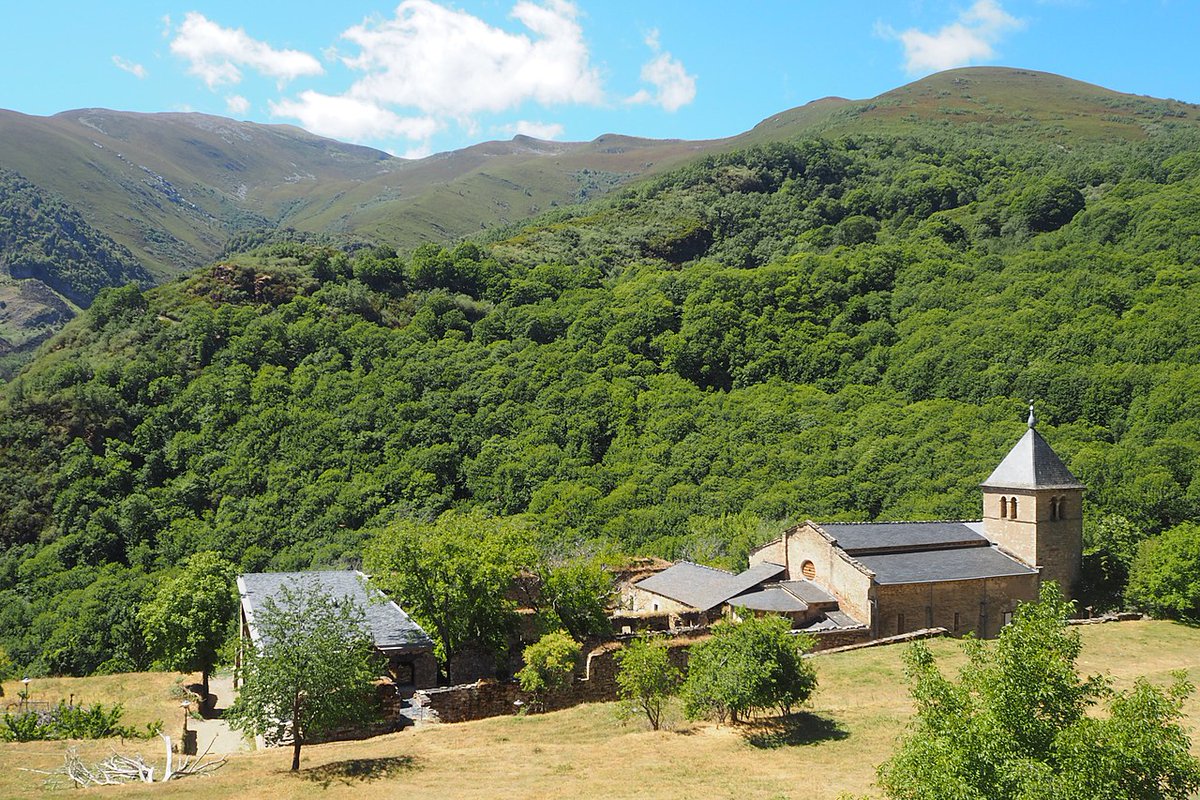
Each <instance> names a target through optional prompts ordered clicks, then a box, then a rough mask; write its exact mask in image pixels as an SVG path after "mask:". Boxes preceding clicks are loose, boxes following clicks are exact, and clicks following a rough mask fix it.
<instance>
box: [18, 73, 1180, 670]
mask: <svg viewBox="0 0 1200 800" xmlns="http://www.w3.org/2000/svg"><path fill="white" fill-rule="evenodd" d="M1026 78H1028V80H1029V81H1031V82H1032V83H1031V84H1030V85H1028V86H1027V85H1026V82H1025V81H1026ZM959 80H965V81H970V82H971V83H970V84H969V85H966V86H963V85H961V84H958V83H955V81H959ZM943 86H951V87H954V86H959V87H960V89H961V91H962V92H966V93H968V94H970V95H972V97H971V98H969V99H964V98H961V97H960V98H958V100H959V101H961V102H962V103H965V104H968V105H973V104H975V103H974V101H975V98H977V97H979V96H983V95H985V92H984V91H983V89H984V88H987V92H986V97H987V103H988V104H989V105H991V106H996V108H997V109H999V110H989V114H990V115H991V116H990V117H989V118H988V119H975V118H968V117H970V115H968V114H956V113H949V112H946V111H944V110H942V109H943V107H944V108H948V109H949V108H955V107H957V106H956V105H955V103H956V102H958V101H955V100H954V98H953V97H949V96H943V95H941V92H943V91H952V90H951V89H943V88H939V87H943ZM989 87H990V88H989ZM1021 87H1026V88H1025V89H1022V88H1021ZM1004 92H1007V93H1008V94H1007V95H1006V96H1008V97H1011V98H1014V99H1013V102H1014V103H1017V104H1018V105H1016V106H1014V107H1011V108H1010V107H1007V106H1004V105H1002V104H1001V103H1000V102H999V101H998V100H997V99H996V98H997V97H998V96H1001V95H1002V94H1003V93H1004ZM890 94H891V98H890V99H895V100H896V102H897V103H899V104H900V105H889V104H887V103H888V102H890V99H887V98H888V96H885V100H883V101H879V102H876V103H875V104H874V105H875V107H874V108H866V107H862V104H848V103H845V102H843V101H823V102H820V103H817V104H814V105H813V106H811V107H809V108H807V109H805V110H801V111H797V112H795V116H796V118H797V119H798V120H802V122H797V123H796V124H797V125H801V124H803V125H806V126H809V127H810V128H811V129H812V130H815V131H818V133H817V134H814V135H811V136H803V137H793V138H791V139H789V140H787V141H775V140H774V138H773V136H770V135H768V134H767V133H764V131H763V130H756V131H751V132H750V133H748V134H746V137H747V138H746V141H748V142H749V143H750V146H748V147H741V148H739V147H735V146H733V145H728V146H726V147H725V148H724V149H722V150H719V151H710V152H709V153H707V154H704V155H702V156H701V157H700V158H694V159H692V160H691V161H689V162H688V163H686V164H684V165H681V166H679V167H677V168H675V169H672V170H668V171H664V172H662V173H660V174H657V175H655V176H652V177H650V178H647V179H643V180H641V181H638V182H634V183H631V184H629V185H627V186H623V187H618V188H617V189H616V190H614V191H612V192H610V193H609V194H608V195H607V196H605V197H603V198H601V199H599V200H595V201H591V202H589V203H587V204H584V205H580V206H571V207H563V208H557V209H554V210H553V211H548V212H544V213H542V214H541V215H539V216H538V217H536V218H535V219H532V220H530V221H528V222H525V223H520V224H513V225H509V226H497V227H493V228H489V229H488V230H486V231H484V232H482V233H481V234H480V235H479V236H477V237H476V238H475V239H474V240H471V241H466V242H462V243H459V244H457V245H455V246H453V247H452V248H450V249H447V248H444V247H442V246H441V245H439V244H436V243H427V244H425V245H422V246H420V247H418V248H416V249H415V250H413V251H412V252H411V253H408V252H403V253H397V252H396V250H395V249H394V248H393V247H391V246H388V245H378V246H375V247H366V248H357V249H345V250H344V249H340V248H338V247H336V246H333V245H332V244H330V243H328V242H322V241H290V240H288V239H287V238H286V237H284V238H282V239H280V240H278V241H269V242H267V243H266V244H263V245H262V246H261V247H259V248H258V249H257V250H255V251H253V252H250V253H243V254H237V255H234V256H232V257H230V258H229V259H226V260H224V261H222V262H221V263H218V264H215V265H211V266H208V267H204V268H202V269H199V270H196V271H194V272H192V273H190V274H189V275H187V276H186V277H185V278H183V279H181V280H178V281H174V282H171V283H169V284H166V285H163V286H161V287H159V288H156V289H153V290H149V291H144V292H143V291H141V290H139V289H138V288H136V287H127V288H123V289H110V290H106V291H104V292H101V293H100V295H99V296H98V297H97V298H96V300H95V301H94V302H93V303H92V305H91V307H90V308H89V309H88V310H87V311H86V312H85V313H83V314H82V315H81V317H80V318H79V319H77V320H76V321H74V322H72V323H70V324H69V325H68V326H67V327H66V328H65V329H64V330H63V331H62V332H61V333H60V334H58V335H57V336H56V337H55V338H54V339H53V340H51V341H50V342H49V343H47V344H46V345H45V346H43V348H42V349H41V350H40V351H39V353H38V356H37V357H36V359H35V360H34V361H33V362H32V363H31V364H30V365H29V366H28V367H26V368H25V369H24V370H23V371H22V372H21V373H20V374H19V375H18V376H17V377H15V378H14V379H13V380H11V381H10V382H9V383H8V384H7V385H6V386H3V387H2V388H0V496H2V497H5V498H7V499H6V502H5V503H3V504H0V646H3V647H4V648H5V649H6V650H7V651H8V652H9V653H10V654H11V655H12V656H13V658H14V659H15V660H16V661H17V662H18V663H19V664H22V665H25V666H28V667H29V669H31V670H34V671H36V670H47V671H55V672H71V673H86V672H91V671H95V670H104V669H126V668H133V667H142V666H145V665H146V654H145V649H144V645H143V642H142V640H141V634H140V632H139V631H138V629H137V626H136V624H134V622H133V620H134V619H135V617H136V609H137V607H138V606H139V604H140V603H141V602H143V599H144V598H145V597H146V595H147V592H148V591H150V588H151V587H152V586H153V585H155V582H156V581H157V580H159V579H160V577H161V576H162V575H164V574H166V573H167V572H169V571H170V570H172V569H174V568H175V567H176V566H177V565H178V564H179V563H180V562H181V561H182V560H183V559H184V558H185V557H187V556H188V555H189V554H191V553H194V552H197V551H200V550H205V549H213V550H218V551H220V552H222V553H224V554H226V555H227V556H228V557H229V558H231V559H233V560H234V561H236V562H237V563H238V565H239V566H240V567H241V568H243V569H247V570H257V569H263V568H273V569H300V568H305V567H308V566H316V565H348V564H354V563H356V562H357V559H358V558H359V557H360V553H361V546H362V543H363V541H364V539H365V538H366V537H368V536H370V535H371V534H372V533H373V532H375V531H378V530H380V529H383V528H385V527H386V526H387V525H388V524H389V522H390V521H392V520H395V519H397V518H405V517H430V516H433V515H436V514H437V513H439V512H441V511H442V510H445V509H448V508H467V507H482V508H484V509H486V510H488V511H490V512H492V513H495V514H503V515H512V514H523V515H526V516H527V517H528V519H529V520H530V522H531V524H533V525H535V526H536V527H537V529H538V531H539V532H540V535H541V537H542V540H543V543H544V545H545V547H546V548H548V549H550V550H553V551H555V552H560V553H561V552H572V551H576V550H580V549H588V550H594V549H599V548H605V547H611V548H615V549H618V550H624V551H628V552H641V553H648V554H658V555H663V556H667V557H687V558H690V559H693V560H697V561H703V562H708V563H715V564H724V565H727V566H731V565H736V564H737V563H738V562H739V561H740V560H742V559H744V558H745V554H746V552H747V550H748V548H750V547H751V546H753V545H754V544H756V543H758V542H761V541H763V540H764V538H765V537H768V536H771V535H774V534H776V533H777V532H778V530H779V526H780V525H782V524H783V522H784V521H785V520H788V519H802V518H804V517H812V518H817V519H859V520H869V519H881V520H886V519H906V518H907V519H929V518H970V517H975V516H977V515H978V513H979V512H978V502H979V499H978V490H977V484H978V482H979V481H980V480H982V479H983V478H984V477H985V476H986V475H987V474H988V472H989V471H990V470H991V469H992V468H993V467H994V466H995V464H996V463H998V461H999V459H1000V458H1001V457H1002V456H1003V455H1004V453H1005V452H1006V451H1007V450H1008V448H1009V447H1011V445H1012V443H1013V442H1014V441H1015V440H1016V439H1017V438H1018V437H1019V435H1020V433H1021V431H1022V429H1023V427H1024V422H1023V420H1024V416H1025V415H1024V407H1025V404H1026V402H1027V401H1028V400H1029V399H1030V398H1034V399H1036V401H1037V403H1038V416H1039V418H1041V419H1042V420H1043V423H1042V426H1041V430H1042V432H1043V434H1044V435H1045V436H1046V438H1047V439H1048V440H1049V441H1050V442H1051V443H1052V444H1053V446H1054V447H1055V449H1056V450H1057V451H1058V452H1059V453H1060V454H1061V455H1062V456H1063V457H1064V459H1065V460H1066V462H1067V463H1068V464H1069V466H1070V467H1071V469H1072V470H1073V471H1074V472H1075V474H1076V475H1078V476H1079V477H1080V478H1081V479H1082V480H1083V481H1084V483H1085V484H1087V485H1088V487H1089V493H1088V495H1087V502H1088V509H1087V518H1088V520H1089V522H1088V529H1087V533H1086V536H1087V544H1088V547H1089V555H1088V562H1087V574H1088V580H1089V585H1088V587H1087V591H1088V593H1089V594H1088V597H1089V600H1090V601H1091V602H1096V603H1101V604H1104V603H1112V602H1114V601H1115V599H1117V598H1119V594H1120V591H1121V588H1122V585H1123V582H1124V580H1125V574H1126V571H1127V570H1128V568H1129V564H1130V561H1131V559H1132V552H1133V548H1134V547H1135V546H1136V543H1137V542H1138V540H1139V539H1142V538H1144V537H1146V536H1149V535H1153V534H1155V533H1158V532H1160V531H1163V530H1166V529H1169V528H1171V527H1173V526H1175V525H1177V524H1179V523H1181V522H1184V521H1188V520H1195V519H1197V518H1198V517H1200V481H1198V480H1197V479H1196V477H1195V476H1196V475H1198V474H1200V405H1198V404H1197V401H1196V398H1197V397H1200V368H1198V367H1197V366H1196V365H1197V364H1198V363H1200V317H1198V316H1197V314H1196V313H1195V309H1196V308H1200V201H1198V200H1197V199H1196V198H1197V197H1200V155H1198V153H1200V131H1197V128H1196V126H1195V116H1196V111H1197V110H1196V108H1195V107H1192V106H1183V105H1181V104H1177V103H1173V102H1171V101H1151V100H1142V99H1136V98H1135V99H1133V100H1130V102H1131V103H1132V104H1133V105H1131V106H1129V107H1127V108H1125V107H1117V106H1108V105H1105V104H1104V103H1101V102H1099V101H1095V102H1094V103H1093V100H1094V99H1095V97H1097V96H1099V97H1110V98H1121V97H1125V96H1120V95H1111V94H1105V93H1104V92H1103V90H1099V89H1095V87H1086V86H1084V85H1083V84H1078V83H1075V82H1071V81H1067V80H1066V79H1059V78H1053V77H1050V76H1041V75H1033V76H1022V75H1020V74H1017V73H1013V72H1012V71H1005V70H987V71H979V70H970V71H964V72H959V73H951V74H949V75H941V76H934V77H933V78H930V79H927V80H926V81H921V82H918V83H917V84H914V85H912V86H910V87H905V88H903V89H900V90H897V92H894V93H890ZM1073 97H1078V98H1081V99H1079V100H1078V102H1077V103H1075V104H1074V105H1072V102H1070V101H1071V98H1073ZM1112 102H1113V103H1117V101H1116V100H1113V101H1112ZM1088 103H1093V106H1094V107H1095V109H1096V110H1095V112H1094V114H1093V115H1092V116H1087V115H1086V114H1084V113H1083V111H1082V110H1080V111H1078V112H1076V111H1072V110H1071V109H1076V108H1078V109H1083V108H1085V107H1093V106H1087V104H1088ZM905 104H907V105H905ZM866 105H868V106H869V105H871V104H866ZM897 108H898V109H900V111H896V109H897ZM1055 108H1057V109H1059V110H1058V111H1051V110H1050V109H1055ZM1151 109H1157V110H1155V111H1151ZM789 113H790V112H789ZM1041 114H1057V115H1060V116H1062V117H1063V119H1060V120H1043V121H1039V120H1042V118H1041V117H1040V116H1039V115H1041ZM1181 115H1182V116H1181ZM1024 116H1028V117H1029V118H1030V119H1024V118H1023V117H1024ZM1108 117H1112V118H1113V119H1127V120H1134V121H1133V122H1114V121H1112V120H1110V119H1108ZM1059 123H1061V125H1060V124H1059ZM764 124H765V125H768V126H769V125H776V124H777V125H779V126H786V125H787V124H790V123H787V122H786V121H781V122H778V123H774V122H771V121H768V122H767V123H764ZM760 127H761V126H760ZM779 129H780V130H782V129H783V128H782V127H780V128H779Z"/></svg>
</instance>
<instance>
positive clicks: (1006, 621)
mask: <svg viewBox="0 0 1200 800" xmlns="http://www.w3.org/2000/svg"><path fill="white" fill-rule="evenodd" d="M1010 622H1012V612H1011V611H1005V612H1004V622H1003V624H1004V625H1008V624H1009V623H1010Z"/></svg>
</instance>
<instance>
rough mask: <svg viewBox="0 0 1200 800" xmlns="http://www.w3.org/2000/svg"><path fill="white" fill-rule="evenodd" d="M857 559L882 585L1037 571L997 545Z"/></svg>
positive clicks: (1023, 573)
mask: <svg viewBox="0 0 1200 800" xmlns="http://www.w3.org/2000/svg"><path fill="white" fill-rule="evenodd" d="M855 558H856V560H857V561H858V562H859V563H860V564H862V565H863V566H864V567H866V568H867V569H869V570H871V571H872V572H874V573H875V581H876V582H877V583H880V584H885V583H932V582H937V581H959V580H972V579H978V578H996V577H1000V576H1002V575H1032V574H1034V572H1035V570H1032V569H1030V568H1029V567H1027V566H1025V565H1024V564H1022V563H1021V562H1019V561H1017V560H1016V559H1014V558H1010V557H1009V556H1006V555H1005V554H1004V553H1001V552H1000V551H999V550H997V549H996V548H994V547H958V548H953V549H949V550H922V551H917V552H914V553H884V554H880V555H873V556H856V557H855Z"/></svg>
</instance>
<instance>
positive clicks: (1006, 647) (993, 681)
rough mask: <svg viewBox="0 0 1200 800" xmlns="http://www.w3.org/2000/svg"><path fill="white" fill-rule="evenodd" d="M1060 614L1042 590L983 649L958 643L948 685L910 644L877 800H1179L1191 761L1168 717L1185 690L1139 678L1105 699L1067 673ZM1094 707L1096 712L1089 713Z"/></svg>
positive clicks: (1193, 776) (1100, 681) (1072, 649)
mask: <svg viewBox="0 0 1200 800" xmlns="http://www.w3.org/2000/svg"><path fill="white" fill-rule="evenodd" d="M1071 610H1072V606H1071V604H1070V603H1069V602H1066V601H1064V600H1063V599H1062V597H1061V595H1060V594H1059V591H1058V589H1057V587H1056V586H1055V585H1054V584H1053V583H1047V584H1044V585H1043V586H1042V590H1041V595H1040V597H1039V600H1038V602H1036V603H1025V604H1023V605H1021V606H1019V607H1018V609H1017V611H1016V613H1015V615H1014V617H1013V621H1012V624H1010V625H1008V626H1006V627H1005V628H1004V629H1003V630H1002V631H1001V633H1000V636H999V638H998V639H997V640H996V641H995V642H994V643H984V642H981V641H978V640H972V639H968V640H966V641H965V642H964V645H963V646H964V649H965V651H966V655H967V663H966V664H965V665H964V666H963V667H962V668H961V670H960V671H959V675H958V678H957V680H953V679H950V678H947V677H945V676H944V675H942V673H941V672H940V671H939V669H938V666H937V662H936V659H935V658H934V656H933V654H932V652H931V651H930V650H929V648H928V647H927V646H926V645H925V644H924V643H921V642H918V643H916V644H914V645H913V646H912V647H911V649H910V650H909V651H908V653H907V654H906V657H905V663H906V672H907V675H908V679H909V683H910V690H911V692H912V696H913V699H914V701H915V702H916V709H917V713H916V719H915V720H914V724H913V727H912V729H911V732H910V733H909V735H908V736H906V737H905V739H904V742H903V743H902V744H901V746H900V749H899V750H898V751H897V752H896V754H895V755H894V756H893V757H892V759H891V760H890V761H888V762H887V763H885V764H883V765H882V766H881V767H880V770H879V777H880V785H881V786H882V787H883V789H884V790H885V791H886V792H887V794H888V796H889V797H892V798H897V800H900V799H901V798H912V800H917V798H922V799H924V798H931V797H933V798H943V797H944V798H950V797H971V798H981V799H982V798H988V799H989V800H991V799H992V798H995V799H996V800H1001V799H1003V798H1013V800H1016V799H1017V798H1021V800H1026V799H1029V800H1038V799H1040V798H1046V800H1050V798H1055V799H1056V800H1075V799H1076V798H1077V799H1078V800H1131V799H1132V800H1165V799H1167V798H1171V799H1172V800H1185V798H1187V797H1189V796H1190V793H1191V792H1194V791H1195V790H1196V789H1197V788H1200V761H1198V760H1197V759H1196V758H1195V757H1193V756H1192V755H1190V753H1189V740H1188V737H1187V734H1186V732H1185V731H1184V729H1183V727H1182V726H1181V725H1180V723H1179V720H1180V716H1181V713H1182V704H1183V702H1184V700H1185V699H1186V698H1187V697H1188V695H1190V694H1191V692H1192V689H1193V687H1192V686H1191V685H1190V684H1189V683H1188V682H1187V680H1186V679H1185V677H1184V676H1183V675H1177V676H1176V677H1175V681H1174V683H1173V684H1172V685H1170V686H1168V687H1165V688H1164V687H1159V686H1155V685H1153V684H1151V683H1150V682H1149V681H1147V680H1145V679H1139V680H1138V681H1137V682H1136V683H1135V685H1134V686H1133V688H1130V689H1126V690H1121V691H1116V690H1114V689H1113V688H1112V687H1111V686H1110V685H1109V684H1108V682H1107V681H1106V680H1105V679H1104V678H1101V677H1099V676H1092V677H1088V678H1083V677H1081V676H1080V675H1079V673H1078V671H1077V669H1076V660H1077V659H1078V657H1079V651H1080V636H1079V632H1078V631H1077V630H1074V629H1071V628H1069V627H1068V626H1067V624H1066V620H1067V617H1068V615H1069V614H1070V613H1071ZM1102 701H1103V703H1104V707H1105V711H1106V713H1105V714H1095V713H1089V709H1091V708H1093V707H1094V706H1096V705H1098V704H1100V703H1101V702H1102Z"/></svg>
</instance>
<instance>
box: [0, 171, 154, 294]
mask: <svg viewBox="0 0 1200 800" xmlns="http://www.w3.org/2000/svg"><path fill="white" fill-rule="evenodd" d="M0 267H3V270H4V271H5V272H7V273H8V275H10V276H11V277H13V278H37V279H38V280H40V281H42V282H43V283H45V284H46V285H48V286H50V287H51V288H53V289H54V290H55V291H56V292H58V293H59V294H61V295H62V296H63V297H66V298H67V299H68V300H70V301H71V302H73V303H75V304H77V305H80V306H84V307H87V306H88V304H90V303H91V302H92V299H93V298H95V296H96V293H97V292H99V291H100V290H101V289H103V288H105V287H106V286H122V285H124V284H126V283H129V282H130V281H138V282H140V283H142V284H143V285H149V284H150V282H151V281H150V274H149V273H148V272H146V270H145V269H144V268H143V267H142V265H141V264H139V263H138V262H137V260H136V259H135V258H134V257H133V254H132V253H130V252H129V251H128V250H127V249H126V248H124V247H122V246H121V245H119V244H117V243H116V242H114V241H113V240H112V239H110V238H109V237H107V236H105V235H104V234H103V233H101V232H99V231H97V230H96V229H95V228H93V227H92V226H91V225H89V224H88V223H87V222H86V221H85V220H84V218H83V217H82V216H81V215H80V214H79V212H78V211H76V210H75V209H73V208H71V207H70V206H69V205H68V204H67V203H65V202H63V200H62V199H61V198H59V197H55V196H54V195H52V194H49V193H47V192H44V191H42V190H41V189H39V188H37V187H36V186H34V185H33V184H32V183H30V182H29V181H27V180H25V179H24V178H22V177H21V176H20V175H17V174H16V173H14V172H10V171H8V170H5V169H0Z"/></svg>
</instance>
